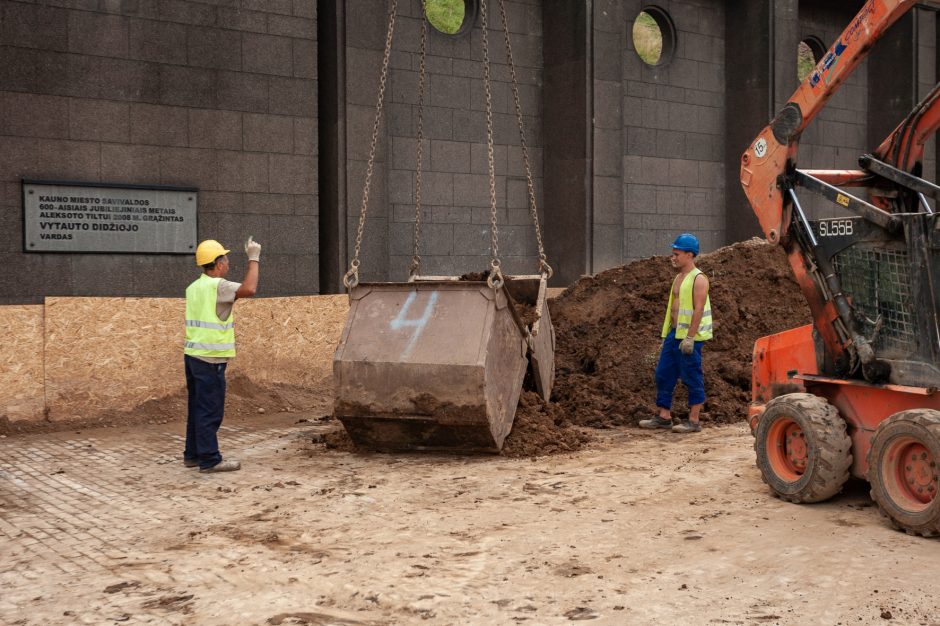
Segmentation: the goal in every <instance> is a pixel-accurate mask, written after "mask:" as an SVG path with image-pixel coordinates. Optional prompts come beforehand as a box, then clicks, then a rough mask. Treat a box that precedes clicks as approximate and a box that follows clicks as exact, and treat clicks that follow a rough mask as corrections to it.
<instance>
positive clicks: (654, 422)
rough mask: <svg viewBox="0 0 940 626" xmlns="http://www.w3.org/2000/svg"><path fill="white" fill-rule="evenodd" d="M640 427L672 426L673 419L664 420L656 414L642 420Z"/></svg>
mask: <svg viewBox="0 0 940 626" xmlns="http://www.w3.org/2000/svg"><path fill="white" fill-rule="evenodd" d="M640 428H672V420H664V419H663V418H661V417H660V416H658V415H657V416H656V417H654V418H653V419H649V420H640Z"/></svg>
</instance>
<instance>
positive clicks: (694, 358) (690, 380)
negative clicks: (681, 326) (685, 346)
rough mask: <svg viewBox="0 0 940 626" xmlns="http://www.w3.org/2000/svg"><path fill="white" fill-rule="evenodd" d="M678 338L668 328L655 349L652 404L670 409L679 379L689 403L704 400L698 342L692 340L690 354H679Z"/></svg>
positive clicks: (700, 348) (703, 377)
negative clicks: (654, 378)
mask: <svg viewBox="0 0 940 626" xmlns="http://www.w3.org/2000/svg"><path fill="white" fill-rule="evenodd" d="M681 341H682V340H681V339H676V331H675V329H672V330H670V331H669V335H668V336H667V337H666V338H665V339H663V347H662V349H661V350H660V351H659V363H657V364H656V406H658V407H660V408H663V409H666V410H667V411H668V410H670V409H671V408H672V394H673V392H674V391H675V389H676V383H677V382H679V379H680V378H681V379H682V382H683V383H685V386H686V387H687V388H688V389H689V406H693V405H696V404H702V403H704V402H705V374H704V373H703V372H702V344H703V343H704V342H702V341H696V342H695V351H694V352H692V354H682V352H681V351H680V350H679V343H680V342H681Z"/></svg>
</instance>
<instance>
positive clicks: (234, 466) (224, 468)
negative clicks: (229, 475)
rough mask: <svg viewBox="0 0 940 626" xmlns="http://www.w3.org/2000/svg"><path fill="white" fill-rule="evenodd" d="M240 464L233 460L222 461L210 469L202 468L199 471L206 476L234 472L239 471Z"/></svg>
mask: <svg viewBox="0 0 940 626" xmlns="http://www.w3.org/2000/svg"><path fill="white" fill-rule="evenodd" d="M241 468H242V464H241V463H239V462H238V461H235V460H233V459H223V460H222V461H219V462H218V463H216V464H215V465H213V466H212V467H204V468H202V469H200V470H199V471H200V472H205V473H206V474H214V473H215V472H234V471H235V470H240V469H241Z"/></svg>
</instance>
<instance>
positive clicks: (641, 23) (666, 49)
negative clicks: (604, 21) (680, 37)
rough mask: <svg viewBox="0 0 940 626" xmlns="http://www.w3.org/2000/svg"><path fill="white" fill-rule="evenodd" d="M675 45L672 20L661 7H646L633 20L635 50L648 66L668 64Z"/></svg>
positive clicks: (674, 31) (674, 30)
mask: <svg viewBox="0 0 940 626" xmlns="http://www.w3.org/2000/svg"><path fill="white" fill-rule="evenodd" d="M675 44H676V29H675V26H673V23H672V19H671V18H670V17H669V14H668V13H666V12H665V11H663V10H662V9H660V8H659V7H646V8H644V9H643V10H642V11H640V14H639V15H637V16H636V19H635V20H633V49H634V50H636V54H637V56H639V57H640V59H641V60H642V61H643V62H644V63H646V64H647V65H649V66H653V67H655V66H657V65H663V64H665V63H666V62H668V61H669V59H670V58H671V57H672V51H673V50H674V49H675Z"/></svg>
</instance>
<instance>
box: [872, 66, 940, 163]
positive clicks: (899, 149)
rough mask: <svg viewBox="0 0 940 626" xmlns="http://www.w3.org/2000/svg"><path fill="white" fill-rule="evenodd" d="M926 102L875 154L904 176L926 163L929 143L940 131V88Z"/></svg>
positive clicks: (935, 88)
mask: <svg viewBox="0 0 940 626" xmlns="http://www.w3.org/2000/svg"><path fill="white" fill-rule="evenodd" d="M923 102H924V103H926V104H925V106H924V107H923V108H921V107H918V108H917V109H915V110H914V111H912V112H911V115H909V116H908V117H907V118H905V119H904V120H902V121H901V123H900V124H898V126H897V128H895V129H894V131H892V132H891V134H890V135H888V138H887V139H885V140H884V142H882V144H881V145H880V146H878V149H877V150H876V151H875V155H876V156H877V157H878V158H879V159H881V160H882V161H884V162H885V163H888V164H890V165H893V166H894V167H896V168H898V169H900V170H904V171H905V172H912V171H913V170H914V168H915V166H916V165H917V164H918V163H920V162H921V161H922V160H923V157H924V147H925V145H926V143H927V141H928V140H929V139H931V138H932V137H933V136H934V134H935V133H936V132H937V129H938V128H940V84H937V85H936V86H935V87H934V88H933V92H932V93H931V94H929V96H928V97H927V98H925V99H924V100H923Z"/></svg>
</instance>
